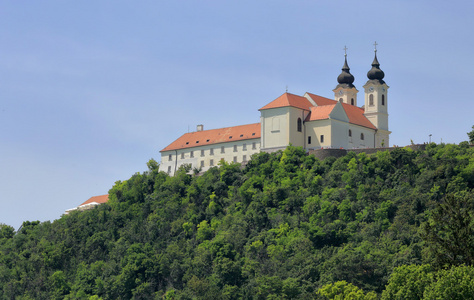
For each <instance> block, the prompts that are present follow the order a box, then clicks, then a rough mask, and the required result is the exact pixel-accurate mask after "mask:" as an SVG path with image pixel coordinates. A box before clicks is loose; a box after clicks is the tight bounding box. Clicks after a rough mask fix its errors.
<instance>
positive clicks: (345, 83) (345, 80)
mask: <svg viewBox="0 0 474 300" xmlns="http://www.w3.org/2000/svg"><path fill="white" fill-rule="evenodd" d="M337 82H338V83H339V84H338V85H337V86H338V87H339V86H342V87H354V85H353V84H352V83H353V82H354V76H353V75H352V74H351V72H350V69H349V66H348V65H347V54H346V55H344V66H343V67H342V73H341V74H340V75H339V76H337Z"/></svg>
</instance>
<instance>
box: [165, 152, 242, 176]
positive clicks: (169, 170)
mask: <svg viewBox="0 0 474 300" xmlns="http://www.w3.org/2000/svg"><path fill="white" fill-rule="evenodd" d="M221 161H224V158H221ZM232 161H233V162H235V163H236V162H238V160H237V156H234V158H233V159H232ZM242 162H247V155H242ZM199 166H200V167H201V168H204V167H205V166H206V165H205V162H204V160H201V162H200V164H199ZM213 166H214V159H210V160H209V167H213ZM192 167H193V166H192V164H191V168H192ZM170 173H171V166H168V174H170Z"/></svg>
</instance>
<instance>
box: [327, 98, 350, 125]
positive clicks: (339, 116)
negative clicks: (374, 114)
mask: <svg viewBox="0 0 474 300" xmlns="http://www.w3.org/2000/svg"><path fill="white" fill-rule="evenodd" d="M329 117H330V118H331V119H335V120H339V121H343V122H349V118H348V117H347V114H346V111H345V110H344V108H343V106H342V104H341V103H340V102H337V104H336V105H335V106H334V109H333V110H332V111H331V113H330V114H329Z"/></svg>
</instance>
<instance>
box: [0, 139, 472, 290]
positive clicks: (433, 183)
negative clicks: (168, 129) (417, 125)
mask: <svg viewBox="0 0 474 300" xmlns="http://www.w3.org/2000/svg"><path fill="white" fill-rule="evenodd" d="M147 165H148V171H146V172H143V173H137V174H135V175H133V176H132V177H131V178H130V179H128V180H126V181H118V182H116V184H115V185H114V186H113V187H112V188H111V190H110V191H109V199H110V200H109V202H108V203H107V204H103V205H100V206H97V207H96V208H94V209H92V210H89V211H83V212H79V211H76V212H73V213H71V214H69V215H64V216H62V217H61V218H60V219H58V220H55V221H54V222H43V223H40V222H24V223H23V226H22V228H21V229H20V230H18V232H15V231H14V229H13V228H12V227H10V226H8V225H4V224H2V225H0V298H1V299H472V297H473V296H472V295H474V267H473V263H474V221H473V220H474V148H470V147H469V145H468V143H467V142H463V143H461V144H460V145H450V144H447V145H445V144H440V145H436V144H434V143H432V144H429V145H427V146H426V149H425V150H417V151H413V150H411V149H404V148H399V149H396V150H394V151H391V152H388V151H385V152H378V153H376V154H372V155H366V154H365V153H361V154H357V155H356V154H354V153H353V152H351V153H349V154H348V155H346V156H344V157H341V158H338V159H336V158H327V159H325V160H323V161H320V160H318V159H316V158H315V157H314V156H312V155H307V154H306V153H305V151H304V150H303V149H302V148H298V147H291V146H290V147H288V148H287V149H286V150H284V151H280V152H275V153H271V154H269V153H259V154H256V155H254V156H253V157H252V159H251V160H250V161H249V163H248V164H247V165H246V166H241V165H239V164H228V163H225V162H221V164H220V166H219V167H214V168H212V169H210V170H209V171H207V172H205V173H203V174H197V173H195V172H193V171H192V170H190V168H189V167H188V168H186V167H184V168H181V169H180V170H179V171H178V172H177V174H176V176H174V177H169V176H168V175H167V174H165V173H164V172H159V171H158V167H159V166H158V164H157V162H156V161H154V160H150V161H149V162H148V164H147Z"/></svg>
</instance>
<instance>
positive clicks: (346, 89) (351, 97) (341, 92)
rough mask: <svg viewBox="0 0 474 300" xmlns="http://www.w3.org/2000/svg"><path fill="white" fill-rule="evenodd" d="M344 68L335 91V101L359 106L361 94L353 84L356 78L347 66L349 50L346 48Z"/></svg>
mask: <svg viewBox="0 0 474 300" xmlns="http://www.w3.org/2000/svg"><path fill="white" fill-rule="evenodd" d="M344 52H345V53H344V66H343V67H342V73H341V74H340V75H339V76H338V77H337V82H338V83H339V84H338V85H337V86H336V88H335V89H334V90H332V91H333V92H334V100H336V101H339V102H342V103H346V104H350V105H355V106H357V93H358V92H359V91H358V90H357V89H356V88H355V86H354V85H353V84H352V83H353V82H354V76H353V75H352V74H351V72H350V69H349V66H348V65H347V48H346V47H344Z"/></svg>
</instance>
